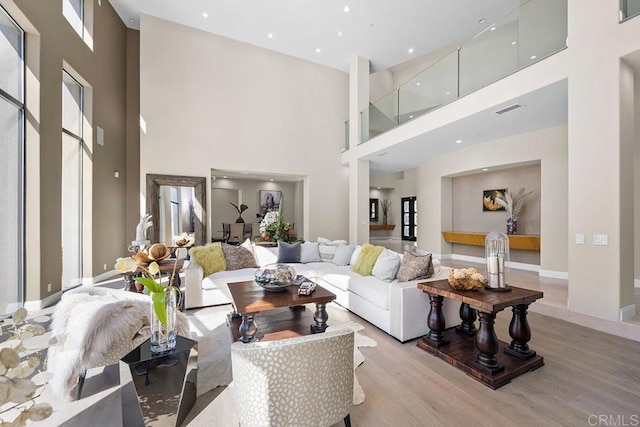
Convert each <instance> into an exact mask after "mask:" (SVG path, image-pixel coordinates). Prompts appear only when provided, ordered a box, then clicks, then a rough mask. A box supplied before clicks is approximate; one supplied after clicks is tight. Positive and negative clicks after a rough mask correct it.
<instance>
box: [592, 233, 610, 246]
mask: <svg viewBox="0 0 640 427" xmlns="http://www.w3.org/2000/svg"><path fill="white" fill-rule="evenodd" d="M593 244H594V245H596V246H607V245H608V244H609V235H607V234H594V235H593Z"/></svg>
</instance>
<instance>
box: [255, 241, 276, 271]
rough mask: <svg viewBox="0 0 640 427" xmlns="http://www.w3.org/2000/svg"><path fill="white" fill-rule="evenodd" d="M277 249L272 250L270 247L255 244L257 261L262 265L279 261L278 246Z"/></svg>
mask: <svg viewBox="0 0 640 427" xmlns="http://www.w3.org/2000/svg"><path fill="white" fill-rule="evenodd" d="M274 249H276V251H272V250H271V249H270V248H266V247H264V246H260V245H256V244H254V245H253V252H254V253H255V254H256V261H258V265H259V266H260V267H264V266H265V265H267V264H273V263H275V262H277V261H278V254H277V248H274ZM274 252H275V253H274Z"/></svg>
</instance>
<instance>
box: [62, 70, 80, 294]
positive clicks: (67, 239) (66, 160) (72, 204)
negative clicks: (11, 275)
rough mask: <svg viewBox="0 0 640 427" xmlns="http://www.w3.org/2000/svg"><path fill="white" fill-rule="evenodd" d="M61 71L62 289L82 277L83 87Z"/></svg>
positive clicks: (77, 281) (72, 285)
mask: <svg viewBox="0 0 640 427" xmlns="http://www.w3.org/2000/svg"><path fill="white" fill-rule="evenodd" d="M62 74H63V76H62V289H69V288H71V287H74V286H77V285H79V284H80V283H81V280H82V151H83V144H84V141H83V140H82V119H83V110H82V101H83V88H82V85H80V83H78V82H77V81H76V80H75V79H74V78H73V77H71V76H70V75H69V74H68V73H67V72H63V73H62Z"/></svg>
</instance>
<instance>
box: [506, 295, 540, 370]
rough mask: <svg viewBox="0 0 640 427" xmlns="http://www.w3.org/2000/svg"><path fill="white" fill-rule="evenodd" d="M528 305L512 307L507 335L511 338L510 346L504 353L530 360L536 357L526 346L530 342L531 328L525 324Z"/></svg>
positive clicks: (527, 323)
mask: <svg viewBox="0 0 640 427" xmlns="http://www.w3.org/2000/svg"><path fill="white" fill-rule="evenodd" d="M528 307H529V304H519V305H514V306H513V308H512V311H513V316H512V317H511V323H509V335H510V336H511V338H512V341H511V345H510V346H509V347H506V348H505V349H504V352H505V353H507V354H510V355H512V356H516V357H518V358H520V359H530V358H532V357H533V356H535V355H536V352H535V351H532V350H530V349H529V345H528V344H527V343H528V342H529V340H531V328H530V327H529V322H527V308H528Z"/></svg>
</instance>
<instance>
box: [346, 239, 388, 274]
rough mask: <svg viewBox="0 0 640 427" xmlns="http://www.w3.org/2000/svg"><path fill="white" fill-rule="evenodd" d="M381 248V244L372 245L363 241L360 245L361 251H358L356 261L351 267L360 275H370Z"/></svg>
mask: <svg viewBox="0 0 640 427" xmlns="http://www.w3.org/2000/svg"><path fill="white" fill-rule="evenodd" d="M383 250H384V248H383V247H382V246H373V245H372V244H369V243H365V244H364V245H363V246H362V251H360V255H359V256H358V259H357V260H356V263H355V264H354V265H353V267H351V269H352V270H353V271H355V272H356V273H358V274H360V275H361V276H371V272H372V271H373V266H374V265H376V261H377V260H378V257H379V256H380V254H381V253H382V251H383Z"/></svg>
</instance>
